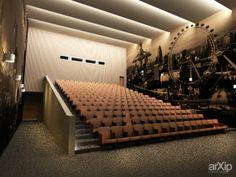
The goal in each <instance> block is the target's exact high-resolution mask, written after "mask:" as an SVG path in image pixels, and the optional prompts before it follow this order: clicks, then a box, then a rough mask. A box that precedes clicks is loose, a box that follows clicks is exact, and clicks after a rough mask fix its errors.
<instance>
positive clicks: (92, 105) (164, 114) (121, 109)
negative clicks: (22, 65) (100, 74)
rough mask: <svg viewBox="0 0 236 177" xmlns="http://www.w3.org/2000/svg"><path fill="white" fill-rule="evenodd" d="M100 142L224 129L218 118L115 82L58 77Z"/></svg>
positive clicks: (68, 96) (69, 98) (125, 140)
mask: <svg viewBox="0 0 236 177" xmlns="http://www.w3.org/2000/svg"><path fill="white" fill-rule="evenodd" d="M56 85H57V86H58V88H59V89H60V90H61V92H62V93H63V94H64V95H65V97H66V98H67V99H68V100H69V102H70V103H71V105H72V106H73V108H74V109H75V110H76V111H77V112H78V113H79V114H80V116H81V117H82V118H83V119H85V121H86V122H87V123H88V124H89V125H91V128H92V132H93V133H98V134H99V135H100V140H101V143H102V144H112V143H118V142H127V141H137V140H146V139H151V138H159V137H167V136H168V137H169V136H179V135H186V134H195V133H201V132H209V131H217V130H224V128H225V127H224V126H223V125H221V124H220V123H219V122H218V120H217V119H210V120H207V119H205V118H204V116H203V115H202V114H196V113H194V112H193V111H192V110H190V109H187V110H186V109H181V107H180V106H172V105H171V104H170V103H164V102H162V101H161V100H157V99H155V98H152V97H149V96H147V95H143V94H141V93H138V92H137V91H133V90H130V89H127V88H124V87H121V86H119V85H115V84H105V83H91V82H80V81H65V80H57V81H56Z"/></svg>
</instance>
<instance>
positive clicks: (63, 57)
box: [60, 56, 69, 60]
mask: <svg viewBox="0 0 236 177" xmlns="http://www.w3.org/2000/svg"><path fill="white" fill-rule="evenodd" d="M60 59H62V60H68V59H69V57H68V56H60Z"/></svg>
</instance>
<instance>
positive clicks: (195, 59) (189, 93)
mask: <svg viewBox="0 0 236 177" xmlns="http://www.w3.org/2000/svg"><path fill="white" fill-rule="evenodd" d="M141 49H142V45H140V51H141ZM149 54H150V53H149ZM150 56H151V54H150V55H148V56H141V55H140V54H139V55H137V57H136V58H134V60H133V65H131V66H130V67H128V70H127V73H128V77H127V79H128V82H129V84H128V85H129V86H130V87H131V88H136V89H139V90H140V91H142V92H145V93H148V94H151V95H154V96H156V97H157V98H160V99H163V100H166V101H171V102H172V103H177V104H185V103H188V104H186V105H187V106H189V107H191V108H197V107H199V106H201V105H202V107H203V106H206V105H207V106H210V107H211V108H212V109H220V110H222V109H224V110H230V111H234V110H235V105H236V100H235V90H236V28H235V27H234V28H232V29H231V30H227V31H225V32H223V33H222V34H221V35H217V34H215V32H214V29H213V28H211V27H210V26H209V25H206V24H203V23H201V24H199V23H197V24H196V25H191V26H187V27H185V28H183V29H181V30H180V31H179V32H178V33H177V34H176V36H175V37H174V38H173V41H172V42H171V44H170V46H169V52H168V53H167V54H165V55H164V56H163V54H162V48H161V46H159V47H158V49H157V57H156V60H155V61H152V62H151V60H150ZM145 57H146V58H145ZM141 61H142V62H141ZM196 102H197V104H196ZM189 103H190V104H189Z"/></svg>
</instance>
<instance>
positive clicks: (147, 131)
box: [143, 124, 153, 134]
mask: <svg viewBox="0 0 236 177" xmlns="http://www.w3.org/2000/svg"><path fill="white" fill-rule="evenodd" d="M143 129H144V133H145V134H152V133H153V126H152V124H144V125H143Z"/></svg>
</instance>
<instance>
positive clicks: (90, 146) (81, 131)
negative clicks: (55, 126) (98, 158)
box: [75, 117, 101, 154]
mask: <svg viewBox="0 0 236 177" xmlns="http://www.w3.org/2000/svg"><path fill="white" fill-rule="evenodd" d="M100 149H101V146H100V145H99V138H98V137H94V136H93V134H92V132H91V129H90V126H89V125H86V123H85V121H82V120H80V119H79V118H78V117H77V118H76V127H75V153H76V154H80V153H85V152H94V151H97V150H100Z"/></svg>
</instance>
